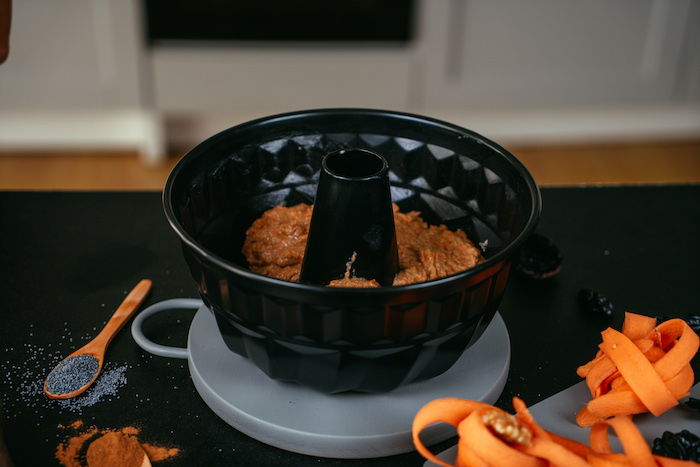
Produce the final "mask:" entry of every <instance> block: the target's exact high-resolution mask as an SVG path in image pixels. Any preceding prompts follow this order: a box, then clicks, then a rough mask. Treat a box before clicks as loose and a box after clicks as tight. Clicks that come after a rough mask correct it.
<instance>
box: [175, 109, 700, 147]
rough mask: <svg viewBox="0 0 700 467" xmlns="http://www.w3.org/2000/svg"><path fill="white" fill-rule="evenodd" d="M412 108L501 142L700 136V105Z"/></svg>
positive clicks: (209, 131) (192, 134)
mask: <svg viewBox="0 0 700 467" xmlns="http://www.w3.org/2000/svg"><path fill="white" fill-rule="evenodd" d="M408 112H412V113H416V114H420V115H425V116H428V117H433V118H437V119H439V120H443V121H446V122H450V123H453V124H455V125H459V126H461V127H464V128H468V129H470V130H472V131H475V132H477V133H479V134H481V135H483V136H485V137H486V138H489V139H491V140H493V141H496V142H497V143H499V144H501V145H526V144H538V145H546V144H567V143H571V144H576V143H586V144H595V143H605V142H629V141H637V140H641V141H649V140H667V139H700V105H697V106H688V105H684V106H677V107H676V106H663V107H662V106H659V107H628V108H621V107H617V108H590V109H536V110H493V111H458V110H444V109H427V110H420V111H417V110H416V111H414V110H408ZM272 113H274V112H272ZM270 114H271V112H268V113H263V112H230V113H226V114H224V113H218V114H213V113H210V114H207V115H188V116H181V117H178V118H169V119H168V120H167V124H166V127H167V134H168V142H169V143H170V144H173V145H176V146H178V147H192V146H194V145H196V144H197V143H199V142H201V141H203V140H205V139H207V138H208V137H210V136H212V135H214V134H216V133H218V132H219V131H222V130H225V129H226V128H229V127H232V126H234V125H237V124H240V123H243V122H246V121H249V120H252V119H255V118H258V117H264V116H265V115H270Z"/></svg>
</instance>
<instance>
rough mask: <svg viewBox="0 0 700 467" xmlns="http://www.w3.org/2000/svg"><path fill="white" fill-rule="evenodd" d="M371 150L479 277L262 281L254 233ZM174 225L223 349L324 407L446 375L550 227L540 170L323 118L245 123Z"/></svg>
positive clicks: (499, 154) (440, 139) (179, 180)
mask: <svg viewBox="0 0 700 467" xmlns="http://www.w3.org/2000/svg"><path fill="white" fill-rule="evenodd" d="M342 148H359V149H367V150H370V151H373V152H375V153H377V154H381V155H382V156H383V157H384V158H386V160H387V161H388V164H389V171H390V172H389V178H390V182H391V195H392V201H393V202H394V203H396V204H398V206H399V207H400V209H401V211H403V212H407V211H419V212H420V213H421V216H422V217H423V219H424V220H425V221H426V222H428V223H430V224H445V225H446V226H447V227H449V228H450V229H452V230H454V229H457V228H460V229H462V230H463V231H465V232H466V234H467V236H468V237H469V238H470V239H471V240H472V241H473V242H474V243H475V244H478V245H480V246H481V247H482V248H483V252H484V257H485V261H484V262H483V263H482V264H479V265H478V266H476V267H474V268H472V269H469V270H466V271H463V272H460V273H458V274H454V275H451V276H448V277H444V278H441V279H438V280H433V281H429V282H423V283H418V284H412V285H408V286H400V287H383V288H378V289H338V288H327V287H323V286H321V285H310V284H301V283H291V282H286V281H282V280H277V279H273V278H270V277H266V276H263V275H260V274H257V273H254V272H252V271H250V270H249V269H248V267H247V264H246V261H245V258H244V257H243V255H242V253H241V249H242V245H243V241H244V239H245V232H246V230H247V229H248V227H250V225H251V224H252V222H253V221H254V220H255V219H257V218H258V217H260V216H261V214H262V213H263V212H264V211H266V210H267V209H270V208H272V207H274V206H277V205H281V204H284V205H287V206H292V205H295V204H298V203H307V204H313V202H314V198H315V193H316V186H317V182H318V175H319V169H320V165H321V160H322V159H323V157H324V156H325V155H327V154H328V153H330V152H332V151H336V150H339V149H342ZM163 202H164V209H165V213H166V217H167V219H168V221H169V223H170V224H171V226H172V228H173V229H174V230H175V232H176V233H177V235H178V236H179V237H180V239H181V242H182V247H183V253H184V257H185V260H186V262H187V264H188V266H189V268H190V271H191V274H192V277H193V279H194V280H195V282H196V284H197V287H198V290H199V292H200V295H201V297H202V299H203V300H204V302H205V304H206V305H207V306H208V307H209V308H210V309H211V311H212V312H213V313H214V315H215V317H216V320H217V323H218V325H219V329H220V331H221V335H222V336H223V338H224V340H225V341H226V344H227V346H228V347H229V348H230V349H231V350H232V351H234V352H236V353H238V354H240V355H242V356H244V357H247V358H248V359H250V360H251V361H252V362H253V363H255V365H257V366H258V367H259V368H260V369H261V370H262V371H264V372H265V373H266V374H267V375H268V376H269V377H271V378H273V379H278V380H281V381H290V382H296V383H299V384H303V385H306V386H310V387H312V388H315V389H317V390H319V391H322V392H324V393H335V392H341V391H361V392H386V391H390V390H392V389H395V388H397V387H399V386H402V385H405V384H407V383H410V382H411V381H416V380H423V379H426V378H431V377H434V376H437V375H439V374H441V373H443V372H444V371H446V370H447V369H448V368H449V367H450V366H451V365H452V364H453V363H454V362H455V361H456V360H457V359H458V358H459V356H460V355H461V354H462V353H463V351H464V350H465V349H466V348H467V347H468V346H469V345H471V344H472V343H473V342H475V341H476V340H477V339H478V338H479V337H480V336H481V334H482V332H483V331H484V329H485V328H486V326H487V325H488V324H489V322H490V321H491V319H492V317H493V316H494V314H495V313H496V311H497V309H498V306H499V304H500V301H501V297H502V296H503V293H504V290H505V288H506V284H507V281H508V275H509V273H510V269H511V264H512V261H513V260H514V259H515V258H516V257H517V256H516V253H517V251H518V249H519V247H520V246H521V244H522V243H523V241H524V240H525V239H526V238H527V237H528V236H529V235H530V234H531V233H532V232H533V230H534V229H535V227H536V224H537V221H538V219H539V214H540V210H541V197H540V193H539V190H538V188H537V186H536V184H535V182H534V180H533V178H532V176H531V175H530V174H529V172H528V171H527V169H526V168H525V167H524V166H523V165H522V164H521V163H520V162H519V161H518V160H517V159H516V158H515V157H514V156H513V155H511V154H510V153H508V152H507V151H506V150H505V149H503V148H502V147H500V146H498V145H497V144H495V143H493V142H491V141H489V140H487V139H486V138H483V137H482V136H479V135H478V134H475V133H474V132H471V131H469V130H466V129H463V128H460V127H457V126H455V125H451V124H449V123H445V122H441V121H438V120H434V119H431V118H427V117H422V116H417V115H411V114H405V113H398V112H391V111H381V110H369V109H320V110H310V111H301V112H294V113H288V114H281V115H276V116H271V117H267V118H262V119H259V120H255V121H251V122H248V123H244V124H242V125H238V126H235V127H233V128H230V129H228V130H225V131H223V132H221V133H219V134H217V135H214V136H212V137H211V138H209V139H207V140H206V141H204V142H202V143H201V144H199V145H198V146H196V147H195V148H194V149H192V150H191V151H190V152H189V153H187V154H186V155H185V156H184V157H183V158H182V160H180V161H179V163H178V164H177V165H176V166H175V167H174V169H173V170H172V172H171V174H170V176H169V178H168V181H167V183H166V186H165V190H164V194H163Z"/></svg>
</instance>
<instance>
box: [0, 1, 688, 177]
mask: <svg viewBox="0 0 700 467" xmlns="http://www.w3.org/2000/svg"><path fill="white" fill-rule="evenodd" d="M13 10H14V11H13V22H12V35H11V52H10V57H9V59H8V60H7V62H6V63H5V64H4V65H2V66H0V150H2V149H8V148H9V149H17V148H42V147H51V148H85V147H89V148H98V149H99V148H107V149H111V148H134V149H136V150H138V151H139V152H140V154H141V155H142V159H143V161H144V162H146V163H150V164H156V163H158V162H160V161H162V160H163V159H164V157H165V155H166V154H167V152H168V148H170V147H182V146H185V147H189V146H192V145H194V144H196V143H197V142H199V141H201V140H203V139H205V138H206V137H208V136H210V135H212V134H214V133H216V132H218V131H220V130H223V129H225V128H227V127H230V126H233V125H235V124H237V123H241V122H243V121H247V120H250V119H252V118H256V117H262V116H266V115H270V114H274V113H278V112H286V111H293V110H303V109H309V108H319V107H371V108H383V109H389V110H399V111H407V112H415V113H419V114H423V115H428V116H432V117H435V118H440V119H444V120H448V121H450V122H452V123H455V124H458V125H461V126H465V127H467V128H470V129H472V130H474V131H477V132H479V133H482V134H483V135H485V136H487V137H489V138H491V139H495V140H497V141H499V142H500V143H502V144H523V143H537V144H547V143H562V142H578V141H580V142H587V143H590V142H600V141H624V140H632V139H634V140H639V139H653V138H664V139H668V138H689V137H690V138H698V137H700V0H615V1H610V0H587V1H585V2H582V1H580V0H333V1H332V0H325V1H322V0H227V1H225V0H199V1H195V0H170V1H165V0H15V2H14V5H13Z"/></svg>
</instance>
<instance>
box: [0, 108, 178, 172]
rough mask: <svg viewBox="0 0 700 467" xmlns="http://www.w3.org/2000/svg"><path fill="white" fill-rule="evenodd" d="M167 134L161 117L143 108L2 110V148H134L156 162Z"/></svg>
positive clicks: (145, 159) (149, 160) (160, 155)
mask: <svg viewBox="0 0 700 467" xmlns="http://www.w3.org/2000/svg"><path fill="white" fill-rule="evenodd" d="M164 134H165V133H164V129H163V125H162V123H161V120H160V118H159V117H158V116H157V115H154V114H153V113H150V112H146V111H142V110H121V111H109V112H107V111H93V110H88V111H72V112H52V111H21V112H7V111H4V112H3V111H0V150H25V149H31V150H44V149H46V150H81V149H95V150H112V149H131V150H136V151H138V152H139V154H140V155H141V157H142V159H143V160H144V162H145V163H147V164H151V165H155V164H158V163H159V162H161V161H162V160H164V158H165V155H166V149H165V138H164Z"/></svg>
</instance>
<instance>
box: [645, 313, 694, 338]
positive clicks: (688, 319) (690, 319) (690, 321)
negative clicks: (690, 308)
mask: <svg viewBox="0 0 700 467" xmlns="http://www.w3.org/2000/svg"><path fill="white" fill-rule="evenodd" d="M673 318H680V316H668V315H663V316H657V317H656V325H657V326H658V325H659V324H661V323H663V322H664V321H668V320H669V319H673ZM681 319H682V320H684V321H685V322H686V323H688V326H690V328H691V329H692V330H693V331H695V332H696V333H697V334H700V315H688V316H686V317H685V318H681Z"/></svg>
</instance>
